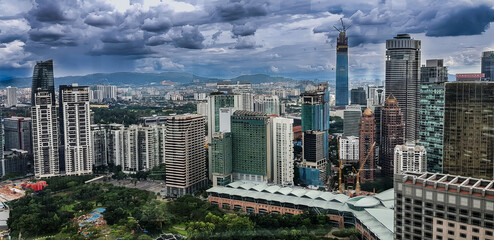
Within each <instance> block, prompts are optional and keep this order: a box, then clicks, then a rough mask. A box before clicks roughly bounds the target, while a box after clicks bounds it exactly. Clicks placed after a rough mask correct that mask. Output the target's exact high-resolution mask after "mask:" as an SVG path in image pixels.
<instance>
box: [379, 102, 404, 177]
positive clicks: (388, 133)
mask: <svg viewBox="0 0 494 240" xmlns="http://www.w3.org/2000/svg"><path fill="white" fill-rule="evenodd" d="M404 131H405V123H404V121H403V113H402V112H401V109H400V107H399V104H398V102H397V101H396V98H395V97H394V95H393V94H391V95H389V97H388V98H386V102H385V103H384V107H383V109H382V136H381V148H380V150H381V154H380V158H381V161H380V162H381V168H382V171H381V172H382V174H383V175H384V176H393V171H394V166H393V163H394V149H395V147H396V145H403V144H404V143H405V133H404Z"/></svg>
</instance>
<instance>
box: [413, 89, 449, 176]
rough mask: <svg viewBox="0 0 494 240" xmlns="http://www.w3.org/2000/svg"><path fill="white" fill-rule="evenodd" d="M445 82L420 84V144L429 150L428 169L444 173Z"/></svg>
mask: <svg viewBox="0 0 494 240" xmlns="http://www.w3.org/2000/svg"><path fill="white" fill-rule="evenodd" d="M443 122H444V83H431V84H422V85H421V86H420V133H419V135H420V145H422V146H424V147H425V148H426V151H427V171H428V172H436V173H442V165H443V163H442V159H443V125H444V124H443Z"/></svg>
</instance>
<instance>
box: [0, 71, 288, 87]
mask: <svg viewBox="0 0 494 240" xmlns="http://www.w3.org/2000/svg"><path fill="white" fill-rule="evenodd" d="M223 80H227V79H221V78H209V77H201V76H197V75H194V74H190V73H185V72H162V73H137V72H116V73H94V74H89V75H85V76H67V77H56V78H55V85H56V86H58V85H66V84H72V83H78V84H79V85H88V86H90V85H95V84H110V85H118V86H153V85H160V83H161V82H162V81H167V82H168V83H176V84H184V85H187V84H192V83H197V82H199V83H215V82H220V81H223ZM231 80H232V81H233V82H236V81H241V82H250V83H253V84H257V83H264V82H286V81H297V80H294V79H291V78H285V77H273V76H269V75H266V74H254V75H242V76H238V77H236V78H232V79H231ZM31 84H32V78H13V79H8V80H2V81H0V87H7V86H12V87H31Z"/></svg>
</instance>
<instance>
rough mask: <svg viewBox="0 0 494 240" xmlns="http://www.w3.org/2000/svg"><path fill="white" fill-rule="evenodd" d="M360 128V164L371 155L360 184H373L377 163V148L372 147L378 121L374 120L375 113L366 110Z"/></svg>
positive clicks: (363, 170) (361, 175)
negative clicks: (375, 149)
mask: <svg viewBox="0 0 494 240" xmlns="http://www.w3.org/2000/svg"><path fill="white" fill-rule="evenodd" d="M359 127H360V136H359V163H360V164H362V162H363V161H364V159H365V158H366V157H367V155H370V156H369V159H367V162H366V163H365V166H364V168H363V169H362V173H361V174H360V182H362V183H364V182H373V181H374V171H375V169H376V161H375V151H374V148H375V147H372V144H373V143H374V142H375V141H376V120H375V118H374V113H372V111H371V110H370V109H368V108H367V109H365V111H364V113H363V114H362V117H361V118H360V124H359ZM371 147H372V148H371Z"/></svg>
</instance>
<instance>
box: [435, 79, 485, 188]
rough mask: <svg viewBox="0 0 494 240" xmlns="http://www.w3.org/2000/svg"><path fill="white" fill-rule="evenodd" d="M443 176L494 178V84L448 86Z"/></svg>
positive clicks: (466, 82) (446, 91) (449, 84)
mask: <svg viewBox="0 0 494 240" xmlns="http://www.w3.org/2000/svg"><path fill="white" fill-rule="evenodd" d="M444 99H445V103H444V104H445V107H444V147H443V173H446V174H452V175H460V176H465V177H473V178H482V179H494V147H493V146H494V115H493V114H492V113H493V112H494V83H493V82H470V81H457V82H449V83H446V90H445V96H444Z"/></svg>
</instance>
